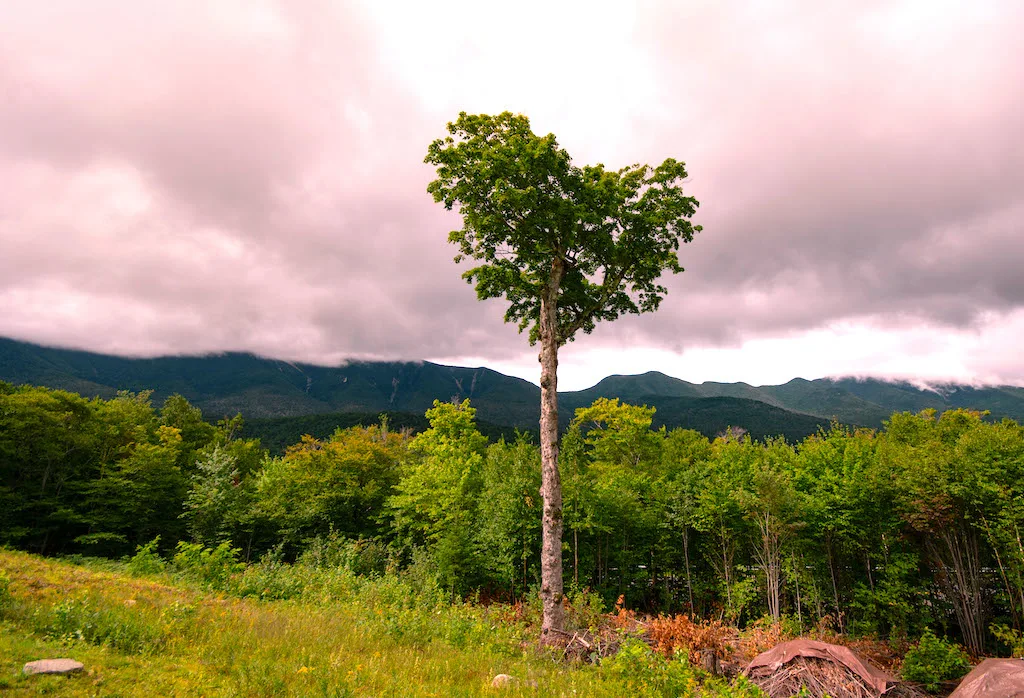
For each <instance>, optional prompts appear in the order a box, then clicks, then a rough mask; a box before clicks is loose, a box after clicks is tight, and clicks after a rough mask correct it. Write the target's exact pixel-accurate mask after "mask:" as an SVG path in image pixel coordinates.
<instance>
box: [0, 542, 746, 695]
mask: <svg viewBox="0 0 1024 698" xmlns="http://www.w3.org/2000/svg"><path fill="white" fill-rule="evenodd" d="M150 552H152V551H150ZM193 552H194V551H193ZM186 557H187V556H186ZM193 558H194V559H195V560H196V561H198V562H196V564H200V563H201V564H202V565H205V566H207V567H208V566H209V564H210V563H209V556H207V557H206V559H202V556H201V555H193ZM149 562H153V561H152V560H150V561H149ZM223 563H224V564H225V565H228V566H232V565H237V562H236V561H235V560H234V559H233V558H232V557H231V556H230V555H228V556H226V557H224V559H223ZM189 564H190V563H189V562H188V561H187V560H183V559H180V560H178V561H177V562H176V563H172V564H169V565H166V566H161V565H149V566H148V569H150V570H151V571H152V573H151V574H148V575H147V574H141V573H140V571H139V569H138V568H139V567H140V565H139V564H136V565H135V568H134V569H133V567H132V563H131V562H128V563H127V564H124V565H122V566H121V570H120V571H118V570H117V569H110V567H109V565H108V566H107V567H108V568H107V569H93V568H90V567H88V566H80V565H74V564H69V563H67V562H60V561H54V560H46V559H42V558H39V557H34V556H31V555H27V554H24V553H17V552H11V551H0V689H6V690H7V691H9V692H10V694H11V695H15V696H18V695H25V696H28V695H38V694H39V693H40V692H45V693H48V694H50V695H62V696H79V695H81V696H86V695H97V694H101V695H121V696H153V695H167V696H174V695H182V696H183V695H197V696H198V695H204V696H477V695H493V694H494V693H495V691H496V689H492V688H491V687H490V681H491V678H492V677H493V676H494V675H496V674H499V673H505V674H510V675H512V676H514V677H516V681H514V682H513V683H512V685H510V686H509V687H507V688H505V689H502V690H501V693H502V695H508V696H521V695H522V696H525V695H529V696H619V695H638V696H663V695H673V696H674V695H691V694H694V692H696V691H703V692H704V693H705V694H713V695H753V694H754V689H752V688H750V687H748V686H746V685H743V684H739V685H732V686H730V685H726V684H723V683H714V682H710V683H702V682H701V680H700V677H699V675H698V672H696V671H695V670H693V669H691V668H690V667H689V665H688V664H686V663H685V660H683V661H682V662H680V661H677V660H668V659H665V658H664V657H663V656H661V655H659V654H656V653H654V652H650V651H648V650H646V649H645V648H644V647H640V646H639V645H636V644H633V645H627V646H630V647H632V649H631V650H630V652H631V653H632V654H631V655H629V656H623V658H622V659H621V660H619V659H617V660H615V661H609V662H606V666H602V667H598V666H590V665H568V664H566V663H564V662H562V661H560V659H559V658H558V657H552V656H550V655H546V654H544V653H543V652H541V651H539V650H538V649H537V647H536V645H535V644H534V639H533V636H532V631H528V630H527V628H526V626H525V624H524V623H523V621H522V620H521V617H520V618H519V619H517V615H518V614H516V613H513V612H512V610H511V609H509V608H508V607H504V606H500V605H492V606H488V607H484V606H480V605H475V604H463V603H457V604H453V603H449V602H448V600H447V598H446V596H445V595H444V594H443V593H439V592H438V591H437V589H436V587H431V585H430V584H423V583H420V582H417V581H415V580H409V579H405V578H403V577H401V576H399V575H396V574H377V575H374V576H366V575H359V574H356V573H354V572H353V571H352V570H351V569H349V568H348V567H346V566H344V565H332V564H327V563H325V562H324V560H323V559H319V560H318V559H314V558H309V559H306V560H304V561H300V562H299V563H297V564H294V565H286V564H284V563H281V562H280V560H275V559H273V558H268V559H266V560H264V561H262V562H260V563H258V564H254V565H249V566H246V567H245V568H244V569H242V570H238V569H237V568H233V571H231V572H230V573H229V574H228V575H227V576H226V577H222V576H221V575H220V574H219V573H217V572H216V571H215V572H214V573H213V574H212V575H210V574H208V573H209V570H208V569H206V571H205V572H202V573H199V572H197V571H196V570H194V569H191V568H190V567H189ZM130 571H132V572H134V573H135V575H138V576H131V575H130V574H129V572H130ZM5 577H6V578H7V579H8V580H9V582H8V583H7V585H6V586H5V585H4V584H3V580H4V579H5ZM215 587H216V588H215ZM5 589H6V591H5ZM44 656H71V657H74V658H77V659H79V660H80V661H83V662H84V663H85V664H86V667H87V672H85V673H84V674H83V675H80V676H77V677H73V678H69V679H66V678H54V677H25V676H22V675H21V673H20V670H21V665H22V664H23V663H24V662H26V661H30V660H33V659H39V658H41V657H44ZM673 661H675V663H674V664H673V663H672V662H673Z"/></svg>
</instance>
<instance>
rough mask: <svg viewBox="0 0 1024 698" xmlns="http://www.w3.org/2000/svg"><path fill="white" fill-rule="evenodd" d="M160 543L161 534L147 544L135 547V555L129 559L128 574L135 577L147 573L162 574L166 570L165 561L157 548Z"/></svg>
mask: <svg viewBox="0 0 1024 698" xmlns="http://www.w3.org/2000/svg"><path fill="white" fill-rule="evenodd" d="M159 543H160V536H157V537H156V538H154V539H153V540H151V541H149V542H148V543H146V544H145V545H140V546H137V547H136V548H135V555H133V556H132V557H131V558H130V559H129V560H128V574H130V575H131V576H133V577H141V576H143V575H147V574H160V573H161V572H163V571H164V567H165V566H166V564H167V563H165V562H164V561H163V560H162V559H161V558H160V554H159V553H157V551H156V548H157V545H159Z"/></svg>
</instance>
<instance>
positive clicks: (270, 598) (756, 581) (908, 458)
mask: <svg viewBox="0 0 1024 698" xmlns="http://www.w3.org/2000/svg"><path fill="white" fill-rule="evenodd" d="M426 418H427V420H428V423H429V428H426V429H424V430H423V431H420V432H419V433H417V434H413V433H411V432H409V431H407V430H401V429H395V428H392V427H391V426H390V425H389V424H388V422H387V420H386V419H385V420H382V421H381V423H380V424H377V425H375V426H370V427H363V426H355V427H350V428H347V429H338V430H337V431H336V432H335V433H334V434H333V435H331V436H330V437H329V438H325V439H315V438H312V437H304V438H303V439H302V440H301V441H299V442H298V443H295V444H293V445H291V446H290V447H288V448H287V449H286V451H285V452H284V454H283V455H281V456H271V455H269V454H268V453H267V452H266V451H265V450H264V449H263V448H262V446H261V444H260V443H259V441H257V440H254V439H246V438H242V437H241V433H242V432H241V419H240V418H238V417H236V418H234V419H227V420H222V421H221V422H219V423H218V424H216V425H214V424H210V423H208V422H206V421H205V420H204V419H203V415H202V414H201V413H200V412H199V410H198V409H196V408H195V407H193V406H192V405H190V404H189V403H188V402H187V401H186V400H185V399H184V398H182V397H180V396H173V397H171V398H169V399H167V401H166V402H165V403H164V404H163V405H162V406H161V407H159V408H155V407H154V406H152V405H151V404H150V400H149V395H148V394H146V393H141V394H129V393H123V394H121V395H119V396H118V397H116V398H114V399H110V400H102V399H86V398H83V397H81V396H79V395H76V394H74V393H69V392H63V391H59V390H51V389H47V388H37V387H29V386H21V387H14V386H11V385H8V384H5V383H0V544H2V545H7V546H10V547H12V548H17V549H21V550H26V551H30V552H33V553H38V554H42V555H48V556H54V555H60V556H76V555H77V556H85V557H89V558H107V559H110V560H118V559H124V560H129V561H128V562H125V563H123V564H125V565H127V567H125V568H124V569H126V570H131V571H133V572H134V573H136V574H141V575H156V577H160V575H174V574H183V572H182V571H183V570H188V576H189V579H191V580H193V582H195V583H199V582H201V583H202V585H204V589H208V590H213V592H218V593H223V594H228V595H229V596H230V598H232V599H235V598H237V597H246V598H249V599H257V600H262V601H260V602H267V603H271V602H272V603H274V604H288V603H300V604H302V603H307V602H308V603H312V602H311V601H310V596H309V594H310V593H324V594H330V593H334V592H332V591H331V589H334V588H335V587H334V586H332V585H334V584H335V582H334V581H332V580H331V579H330V574H329V573H328V572H327V571H325V570H328V571H329V570H344V572H343V573H342V572H338V573H337V574H339V575H341V576H339V577H338V579H339V580H344V581H337V584H341V585H343V586H344V585H348V586H346V587H345V589H344V591H343V592H341V591H339V592H337V597H336V599H335V600H332V601H331V603H335V602H337V603H355V604H359V605H366V604H364V603H363V601H362V600H361V599H362V598H363V597H362V596H360V594H363V593H371V592H364V591H359V590H360V589H364V587H365V589H373V590H375V591H373V592H372V593H385V592H384V591H381V590H383V589H387V588H388V587H387V585H388V584H391V583H394V584H398V583H399V581H395V580H400V583H401V585H406V586H408V589H406V588H405V587H402V591H401V592H400V593H399V592H398V591H393V592H389V593H395V594H396V595H397V596H398V597H402V598H415V599H419V600H418V601H416V603H417V604H420V606H417V609H418V610H416V612H415V614H414V615H415V617H416V618H430V619H432V618H434V616H432V615H430V614H426V615H422V614H421V610H422V603H427V602H423V601H422V599H424V598H429V603H427V605H428V606H429V607H430V608H431V609H442V611H441V616H437V618H438V619H439V620H437V621H436V623H435V622H434V621H431V623H433V624H434V625H436V626H437V627H436V628H425V629H422V630H410V629H408V628H404V629H403V630H402V631H401V632H403V633H412V634H413V635H415V633H416V632H423V633H427V636H428V639H427V640H425V642H427V643H428V644H429V643H430V642H432V640H430V639H429V638H430V637H432V636H430V635H429V633H434V632H442V633H443V632H448V631H447V630H444V622H442V620H440V619H441V618H442V617H443V616H444V614H445V613H449V612H450V613H452V614H455V615H453V616H452V617H453V618H454V617H456V616H458V618H462V619H465V618H472V617H476V616H475V615H474V614H477V615H478V616H479V617H480V618H484V617H485V616H486V614H487V613H489V611H488V609H489V608H490V607H491V606H493V607H494V608H505V609H508V608H517V607H518V608H530V607H531V605H532V604H534V603H535V599H536V597H537V584H538V579H539V571H538V564H539V557H540V553H539V545H540V497H539V495H538V489H539V486H540V456H539V453H538V448H537V446H536V445H534V443H532V441H531V439H530V438H529V437H528V436H525V435H524V436H520V437H519V438H516V439H513V440H504V439H502V440H499V441H497V442H489V441H488V439H487V438H486V437H485V436H483V435H482V434H481V433H480V432H479V431H478V430H477V428H476V425H475V420H474V410H473V408H472V407H471V406H470V405H469V404H468V402H465V403H461V404H446V403H435V406H434V407H433V408H432V409H431V410H429V411H428V412H427V414H426ZM653 419H654V410H653V409H651V408H647V407H643V406H634V405H626V404H620V403H619V402H618V401H616V400H607V399H600V400H598V401H596V402H595V403H594V404H593V405H591V406H590V407H586V408H581V409H579V410H577V412H576V417H575V419H574V420H573V421H572V423H571V424H570V426H569V428H568V430H567V431H566V432H565V434H564V436H563V437H562V441H561V455H560V469H561V477H562V484H563V491H564V526H565V538H564V540H565V545H564V550H563V559H564V563H565V578H566V579H565V581H566V588H567V589H569V590H570V591H569V593H568V596H569V598H570V600H573V599H576V600H579V599H586V602H585V603H584V604H583V605H584V606H586V607H588V608H591V609H593V612H594V613H600V612H607V611H610V610H611V609H612V608H613V607H614V606H615V603H616V601H617V600H620V599H621V604H620V606H621V607H622V608H625V609H632V610H636V611H639V612H642V613H648V614H651V615H652V616H655V617H656V616H658V615H659V614H662V615H664V616H665V617H674V616H677V615H679V614H686V615H687V616H688V617H689V618H691V619H695V620H696V619H701V620H704V621H719V622H721V623H723V624H725V625H728V626H731V627H738V628H741V629H742V628H753V627H761V626H760V625H759V624H762V625H763V624H764V623H768V624H770V625H772V626H779V627H788V628H791V629H792V630H793V631H794V632H801V631H808V630H810V629H812V628H816V627H817V628H821V627H829V628H832V629H834V631H835V632H838V633H843V634H845V635H848V636H865V637H877V638H880V639H883V640H889V641H891V642H892V643H894V644H895V645H896V646H901V647H904V648H906V647H909V646H910V645H911V644H913V643H916V642H917V641H918V640H919V639H920V638H922V636H924V637H926V638H927V637H930V636H934V638H936V639H937V638H947V639H949V640H952V641H954V642H957V643H960V644H962V645H963V646H964V647H966V648H967V650H968V651H969V652H970V653H971V654H972V655H975V656H979V655H981V654H983V653H986V652H987V653H1004V654H1006V653H1009V652H1010V651H1013V650H1014V648H1015V642H1016V643H1018V644H1024V642H1020V637H1021V630H1022V622H1024V546H1022V544H1021V540H1022V538H1021V528H1022V526H1024V431H1022V428H1021V427H1020V425H1018V424H1017V423H1015V422H1013V421H1010V420H1004V421H1002V422H992V421H987V420H985V419H984V418H983V415H981V414H979V413H975V412H970V411H965V410H953V411H948V412H946V413H944V414H942V415H941V416H940V415H937V414H936V413H934V412H932V411H926V412H922V413H920V414H909V413H897V414H894V415H892V417H891V418H890V419H889V420H888V422H887V423H886V425H885V427H884V429H882V430H880V431H871V430H851V429H848V428H845V427H841V426H839V425H833V426H832V427H831V428H830V429H828V430H822V431H821V432H819V433H818V434H816V435H814V436H811V437H808V438H807V439H804V440H803V441H800V442H798V443H788V442H786V441H785V440H782V439H767V440H765V441H753V440H751V439H749V438H747V437H746V436H744V435H743V434H742V430H741V429H734V430H729V431H728V432H726V433H724V434H723V435H721V436H719V437H718V438H715V439H713V440H712V439H708V438H707V437H705V436H703V435H701V434H700V433H699V432H696V431H692V430H685V429H674V430H671V431H668V430H665V429H652V426H651V425H652V422H653ZM740 426H741V425H740ZM7 555H8V558H7V559H8V560H11V559H14V558H11V557H9V556H10V555H13V553H10V554H7ZM18 559H24V560H28V559H29V558H18ZM26 564H27V563H26ZM33 564H39V565H41V564H43V563H33ZM93 564H94V565H95V563H93ZM53 569H58V568H53ZM59 569H61V570H64V568H59ZM8 573H9V574H16V573H17V571H16V570H15V571H12V569H11V567H10V566H9V565H8ZM47 574H49V572H48V573H47ZM62 574H65V572H62ZM66 574H67V575H70V576H72V577H73V576H74V575H73V574H72V573H70V572H66ZM90 574H91V573H90ZM97 574H98V573H97ZM324 575H326V576H324ZM12 580H14V581H12V582H11V589H13V590H14V591H13V592H11V593H12V594H14V596H13V597H12V598H14V599H15V601H17V598H18V589H19V587H18V582H17V580H16V579H15V577H14V576H12ZM361 580H362V581H361ZM389 580H390V581H389ZM0 582H2V580H0ZM364 582H365V584H364ZM353 589H355V590H357V591H353ZM311 590H315V591H313V592H311ZM410 590H411V591H410ZM0 592H2V585H0ZM213 592H203V593H213ZM167 593H168V594H172V592H167ZM174 593H177V592H174ZM353 594H354V596H353ZM172 595H173V594H172ZM0 596H2V594H0ZM204 598H205V597H204ZM332 598H334V597H332ZM396 598H397V597H396ZM338 599H347V601H338ZM352 599H355V600H356V601H352ZM440 600H443V601H444V603H443V604H442V603H441V601H440ZM469 601H472V602H473V603H467V602H469ZM2 602H3V599H2V598H0V603H2ZM496 602H500V603H496ZM74 603H79V602H78V601H75V602H74ZM88 603H89V604H94V605H92V606H86V607H85V608H89V609H92V610H90V611H88V612H89V613H92V612H93V611H96V612H97V613H98V612H99V610H97V609H100V608H101V606H102V603H106V602H101V600H100V599H99V597H95V595H93V596H90V597H89V600H88ZM183 603H185V602H184V601H183ZM188 603H192V602H191V601H190V602H188ZM204 603H205V602H204ZM247 603H250V601H246V602H244V604H247ZM252 603H256V602H252ZM389 603H390V602H389ZM97 604H99V605H97ZM230 604H234V605H233V606H232V608H235V607H237V608H243V607H244V608H249V606H245V605H244V604H243V602H236V601H231V602H230ZM238 604H242V605H241V606H239V605H238ZM15 605H16V606H17V604H15ZM200 606H202V605H200ZM202 607H203V608H205V607H204V606H202ZM47 608H49V607H47ZM82 608H83V607H80V606H75V607H74V609H75V610H73V611H72V610H68V611H67V613H69V614H72V615H73V614H75V613H86V611H82ZM104 608H105V607H104ZM253 608H255V607H253ZM261 608H262V607H261ZM268 608H270V607H268ZM273 608H278V606H273ZM367 608H372V604H370V605H368V606H367ZM447 608H451V609H458V610H451V611H445V610H443V609H447ZM388 609H389V611H388V613H386V614H384V615H387V616H388V617H389V618H391V620H392V621H394V620H395V618H400V617H402V613H401V612H398V611H395V612H394V613H392V612H391V611H392V610H394V609H393V608H392V607H391V606H388ZM3 612H4V613H8V611H3ZM49 612H50V611H49V610H47V613H49ZM111 612H113V611H111ZM118 612H120V611H118ZM162 612H163V611H162V609H161V610H160V613H162ZM262 612H263V611H260V613H262ZM266 612H267V613H268V614H269V613H271V611H270V610H267V611H266ZM304 612H306V611H304ZM308 612H309V613H314V612H315V611H314V607H313V606H310V608H309V610H308ZM154 613H156V611H154ZM247 613H248V611H247ZM410 613H412V612H411V611H410ZM431 613H434V611H431ZM101 615H102V614H101ZM157 615H159V614H157ZM15 616H17V612H15ZM154 617H155V616H154ZM412 617H413V616H412V615H410V616H409V618H412ZM42 618H43V615H42V611H40V612H39V614H37V617H36V618H35V619H34V620H32V619H29V618H28V617H27V616H26V617H24V618H21V620H18V621H15V622H18V623H20V624H22V625H24V626H25V627H29V626H31V627H32V628H34V630H33V632H37V633H42V634H43V636H46V637H52V638H56V639H57V640H59V639H60V637H63V635H64V634H66V632H65V631H63V630H62V631H61V632H60V633H58V632H57V630H56V629H55V630H52V631H51V630H47V629H46V628H43V627H41V626H38V624H37V622H43V621H42V620H41V619H42ZM47 618H49V616H47ZM9 622H12V621H9ZM46 622H47V623H56V622H57V621H55V620H52V619H50V620H46ZM97 622H98V621H97ZM225 622H227V621H225ZM232 622H234V621H232ZM381 622H384V621H381ZM410 622H412V621H411V620H410ZM417 622H419V621H417ZM423 622H426V621H423ZM445 622H447V621H445ZM452 622H453V623H454V622H455V621H452ZM459 622H462V621H459ZM467 622H468V621H467ZM481 622H483V623H486V622H487V621H486V620H482V621H481ZM58 625H59V624H58ZM72 625H73V623H72ZM48 627H49V626H48ZM56 627H57V626H54V628H56ZM61 627H63V626H61ZM69 627H70V626H69ZM97 627H98V626H97ZM147 627H148V626H147ZM154 627H155V626H154ZM487 627H490V626H487ZM502 627H504V626H502ZM581 627H583V628H586V627H587V626H586V624H583V625H582V626H581ZM78 629H79V628H76V629H75V630H78ZM65 630H67V629H66V628H65ZM68 632H71V631H68ZM88 632H92V631H88ZM88 632H87V631H86V630H82V633H83V635H86V636H88ZM95 632H101V631H99V630H96V631H95ZM103 632H105V631H103ZM125 632H126V633H127V634H126V635H124V636H123V637H122V636H121V635H117V633H114V634H113V635H102V638H101V640H100V641H99V644H101V645H103V646H110V647H114V648H119V647H121V645H122V644H125V643H127V644H128V645H134V644H138V643H141V644H142V645H147V643H149V645H152V644H153V643H156V644H157V645H159V643H166V642H171V643H172V644H173V642H178V640H169V639H167V638H168V637H169V636H167V635H166V634H163V635H161V634H160V633H157V634H156V635H152V636H151V635H147V634H145V633H142V634H141V635H138V636H137V637H136V636H135V635H132V634H131V633H130V632H128V631H125ZM140 632H141V631H140ZM147 632H148V631H147ZM296 632H299V631H296ZM467 632H468V631H467ZM926 633H930V635H928V634H926ZM101 634H102V633H101ZM385 635H386V634H385ZM34 637H35V636H34ZM97 637H99V636H97ZM161 638H163V639H161ZM466 638H471V640H469V639H467V640H466V642H469V644H470V645H474V646H475V644H476V643H477V642H478V641H479V642H490V640H485V639H483V638H482V637H477V636H476V635H472V633H470V635H466ZM448 639H450V638H448ZM448 639H446V640H445V642H448ZM53 641H56V640H53ZM85 641H89V640H88V638H87V637H86V640H85ZM211 641H214V640H211ZM216 641H219V640H216ZM516 642H517V641H513V640H509V643H510V644H509V645H508V646H510V647H517V646H518V645H517V644H516ZM928 642H931V641H930V640H928ZM456 644H457V643H456ZM149 645H147V646H149ZM467 646H469V645H467ZM119 651H120V650H119ZM467 651H468V650H467ZM488 651H489V650H488ZM645 656H646V655H645ZM616 661H618V660H616ZM622 661H623V662H624V661H626V660H625V659H623V660H622ZM300 666H302V665H300ZM507 673H511V672H507ZM666 680H667V679H666ZM342 694H343V693H342Z"/></svg>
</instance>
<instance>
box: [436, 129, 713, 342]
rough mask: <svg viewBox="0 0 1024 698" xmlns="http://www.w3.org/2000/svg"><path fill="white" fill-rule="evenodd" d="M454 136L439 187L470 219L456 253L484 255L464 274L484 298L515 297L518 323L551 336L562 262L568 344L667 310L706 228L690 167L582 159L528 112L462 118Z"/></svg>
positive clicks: (563, 338) (562, 316)
mask: <svg viewBox="0 0 1024 698" xmlns="http://www.w3.org/2000/svg"><path fill="white" fill-rule="evenodd" d="M448 133H449V135H448V136H447V137H446V138H441V139H438V140H435V141H434V142H433V143H431V144H430V147H429V149H428V152H427V157H426V162H428V163H430V164H432V165H435V166H436V167H437V179H435V180H434V181H433V182H431V184H430V185H429V187H428V191H429V192H430V193H431V194H432V195H433V196H434V200H435V201H437V202H439V203H443V204H444V206H445V208H446V209H449V210H452V209H454V208H456V207H457V208H458V211H459V213H460V214H461V215H462V221H463V225H462V228H461V229H459V230H455V231H452V232H451V234H450V235H449V241H450V242H452V243H454V244H455V245H457V246H458V248H459V254H458V256H457V257H456V261H462V260H463V259H466V258H469V259H473V260H476V261H478V262H480V264H478V265H477V266H475V267H473V268H472V269H469V270H468V271H466V272H465V273H464V274H463V277H464V278H465V279H466V280H467V281H468V282H469V283H472V284H475V287H476V291H477V295H478V297H479V298H480V299H488V298H499V297H504V298H505V299H506V300H508V302H509V306H508V309H507V310H506V312H505V320H506V321H507V322H515V323H517V324H518V325H519V328H520V330H529V332H530V340H531V342H534V341H537V340H538V339H539V318H540V303H541V297H542V295H543V291H544V288H545V286H546V285H547V284H548V283H549V282H550V280H551V274H552V269H553V267H559V268H560V269H561V278H560V280H559V284H558V288H559V293H558V298H557V303H558V323H557V342H558V344H559V345H561V344H564V343H565V342H567V341H571V340H572V339H573V337H574V335H575V334H576V332H577V331H579V330H583V331H584V332H586V333H589V332H591V331H592V330H593V329H594V327H595V325H596V323H597V322H598V321H600V320H614V319H616V318H618V317H619V316H620V315H623V314H626V313H643V312H649V311H653V310H656V309H657V308H658V305H659V303H660V302H661V299H662V297H663V296H664V294H665V287H664V286H662V285H661V284H660V283H659V282H658V280H659V278H660V276H661V274H662V273H663V272H664V271H665V270H668V271H671V272H673V273H678V272H681V271H683V268H682V266H680V264H679V259H678V256H677V254H676V252H677V251H678V249H679V245H680V243H681V242H689V241H691V240H692V239H693V236H694V234H695V233H696V232H699V231H700V230H701V226H699V225H693V224H692V223H691V222H690V218H691V217H692V216H693V215H694V213H695V212H696V210H697V206H698V202H697V200H696V199H695V198H693V197H691V196H686V195H685V194H684V193H683V188H682V184H683V181H684V180H685V179H686V176H687V174H686V167H685V165H684V163H682V162H679V161H677V160H674V159H672V158H669V159H667V160H665V161H664V162H662V163H661V164H660V165H658V166H657V167H651V166H649V165H639V164H634V165H629V166H627V167H623V168H621V169H618V170H608V169H605V167H604V165H592V166H591V165H587V166H583V167H579V166H576V165H574V164H573V163H572V159H571V158H570V157H569V154H568V153H567V152H566V151H565V150H563V149H562V148H561V147H559V145H558V142H557V141H556V139H555V136H554V135H553V134H548V135H546V136H538V135H536V134H534V133H533V131H531V130H530V121H529V119H527V117H525V116H522V115H519V114H512V113H510V112H504V113H502V114H499V115H497V116H489V115H486V114H479V115H469V114H466V113H465V112H462V113H461V114H459V118H458V120H456V121H455V122H454V123H450V124H448Z"/></svg>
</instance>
